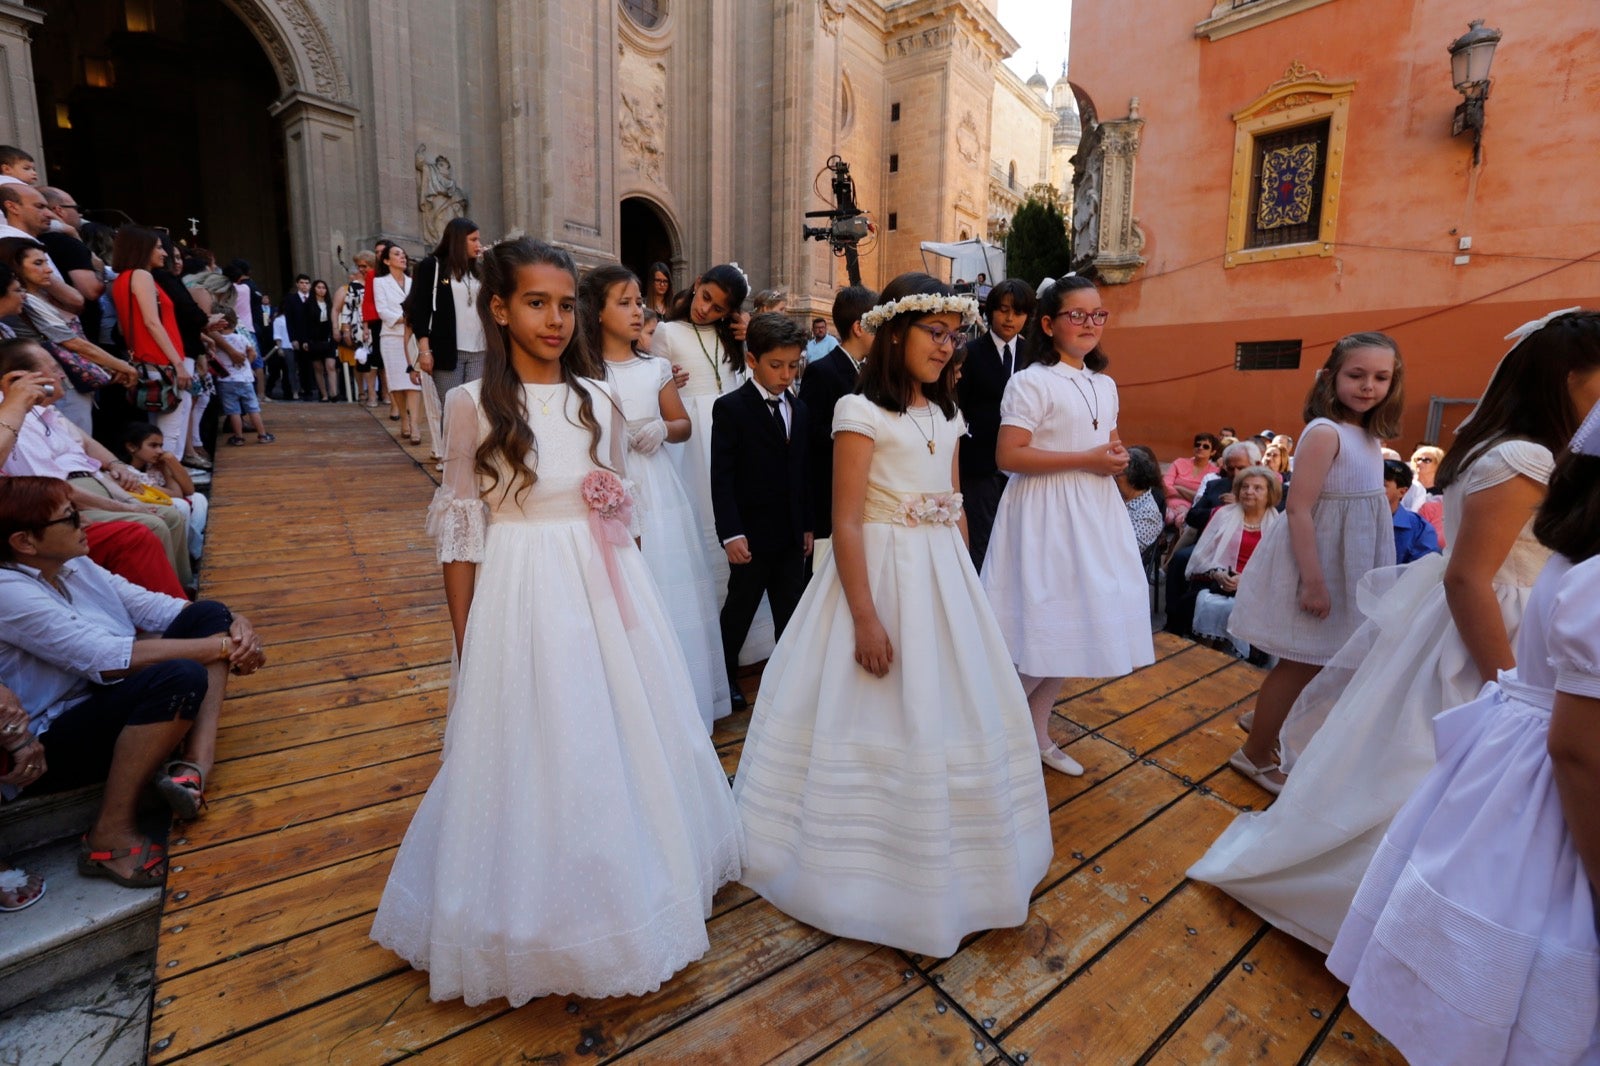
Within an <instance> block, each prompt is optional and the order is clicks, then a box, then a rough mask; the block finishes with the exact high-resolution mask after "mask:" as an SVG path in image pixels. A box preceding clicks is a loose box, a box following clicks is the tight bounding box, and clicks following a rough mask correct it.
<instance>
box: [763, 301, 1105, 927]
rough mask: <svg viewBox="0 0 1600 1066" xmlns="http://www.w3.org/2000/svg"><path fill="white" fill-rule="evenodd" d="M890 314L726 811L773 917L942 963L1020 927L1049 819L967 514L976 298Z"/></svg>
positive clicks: (873, 323)
mask: <svg viewBox="0 0 1600 1066" xmlns="http://www.w3.org/2000/svg"><path fill="white" fill-rule="evenodd" d="M882 300H883V303H881V304H879V305H878V306H877V307H875V308H873V310H872V311H870V312H868V313H867V314H866V315H865V316H864V317H863V318H862V323H863V325H864V326H866V327H867V328H869V329H875V330H876V334H875V336H874V337H873V341H872V350H871V352H870V353H869V354H868V356H867V360H866V364H865V365H866V369H865V371H864V374H863V377H862V381H861V384H860V391H859V392H858V393H857V394H855V395H852V396H845V397H843V398H842V399H840V400H839V402H838V406H837V407H835V408H834V415H833V433H834V475H833V551H832V553H831V554H830V555H829V556H828V558H827V559H826V560H824V561H823V562H822V563H821V564H820V565H819V566H818V568H817V571H816V574H815V576H814V577H813V578H812V580H811V583H810V584H809V585H808V586H807V588H806V592H805V596H804V597H803V598H802V599H801V601H800V605H799V607H797V608H796V610H795V613H794V615H793V616H792V618H791V619H790V621H789V625H788V627H787V628H786V629H785V630H784V635H783V639H782V640H781V641H779V643H778V647H777V650H776V651H774V652H773V654H772V659H771V661H770V662H768V664H767V668H766V671H765V674H764V675H763V677H762V682H761V691H760V694H759V696H758V698H757V700H756V707H755V711H754V714H753V715H752V717H751V721H750V730H749V734H748V736H747V737H746V739H745V744H744V754H743V756H742V758H741V760H740V763H739V773H738V776H737V778H736V779H735V781H734V795H735V797H736V799H737V801H738V805H739V814H740V817H741V819H742V821H743V823H744V827H745V835H746V841H747V846H748V859H747V861H746V863H745V877H744V882H745V884H747V885H749V886H750V887H751V888H753V889H755V890H756V891H757V892H759V893H761V895H763V896H765V897H766V898H767V899H768V900H769V901H771V902H772V904H773V905H774V906H776V907H777V908H778V909H779V910H782V911H784V912H785V913H787V914H790V915H792V916H794V917H796V918H798V919H800V920H801V921H804V922H809V923H810V924H812V925H814V926H816V927H817V928H819V929H823V930H826V931H827V932H830V933H833V934H835V935H838V936H847V937H855V938H857V939H861V940H869V941H873V942H875V943H879V944H887V945H890V946H892V947H896V948H899V949H901V950H903V951H912V952H917V953H920V954H924V955H933V956H947V955H950V954H953V953H954V952H955V950H956V948H957V947H958V946H959V945H960V943H961V938H962V937H964V936H965V935H967V934H968V933H971V932H973V931H975V930H978V929H991V928H1000V927H1008V926H1016V925H1020V924H1022V922H1023V921H1024V920H1025V919H1026V918H1027V914H1028V900H1029V896H1030V893H1031V891H1032V889H1033V887H1034V886H1035V885H1036V884H1038V882H1039V880H1040V878H1042V877H1043V876H1044V873H1045V870H1046V869H1047V868H1048V866H1049V864H1050V858H1051V840H1050V812H1049V807H1048V805H1047V803H1046V799H1045V792H1044V780H1043V775H1042V774H1041V772H1040V769H1039V759H1038V755H1037V752H1036V749H1035V747H1034V743H1033V733H1032V729H1031V728H1030V726H1029V724H1028V711H1027V702H1026V700H1025V699H1024V697H1023V693H1022V688H1021V686H1020V685H1019V684H1018V682H1017V675H1016V673H1015V671H1013V670H1012V668H1011V660H1010V657H1009V655H1008V654H1007V652H1006V646H1005V641H1004V640H1003V638H1002V637H1001V635H1000V631H999V628H998V627H997V626H996V624H995V619H994V615H993V614H992V613H991V612H990V610H989V604H988V601H987V600H986V599H985V597H984V594H983V588H982V586H981V585H979V583H978V575H977V571H976V570H975V569H974V568H973V565H972V560H971V558H970V557H969V555H968V553H967V547H966V540H965V537H966V526H965V524H964V520H963V518H962V514H961V495H960V480H959V478H960V475H959V467H958V465H957V449H958V447H959V445H960V442H961V439H962V436H963V434H964V433H965V432H966V423H965V421H964V420H963V419H962V417H961V415H960V413H959V412H958V411H957V410H956V406H955V398H954V397H955V389H954V386H953V383H952V376H951V375H949V374H946V373H945V367H946V365H947V364H948V363H949V362H950V360H951V358H952V356H953V354H954V352H955V350H956V348H957V347H958V346H959V345H960V343H961V337H960V331H961V329H962V327H963V326H964V325H971V324H972V323H974V322H975V321H976V320H977V311H978V306H977V302H976V301H975V300H973V299H972V298H971V297H970V296H955V295H953V294H952V292H951V290H950V288H949V287H948V286H946V285H944V284H942V283H941V282H939V281H937V280H936V279H934V278H931V277H929V276H928V275H926V274H902V275H901V276H900V277H898V278H895V279H894V280H893V281H892V282H890V283H889V286H888V287H887V288H886V289H884V291H883V296H882ZM1124 523H1126V519H1124ZM852 649H853V653H854V654H853V656H852V655H850V652H851V651H852Z"/></svg>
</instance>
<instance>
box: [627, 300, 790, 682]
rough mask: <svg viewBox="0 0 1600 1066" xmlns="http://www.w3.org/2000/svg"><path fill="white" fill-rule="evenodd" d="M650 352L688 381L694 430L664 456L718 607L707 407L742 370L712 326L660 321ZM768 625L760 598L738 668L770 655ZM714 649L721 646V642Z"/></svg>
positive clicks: (723, 565)
mask: <svg viewBox="0 0 1600 1066" xmlns="http://www.w3.org/2000/svg"><path fill="white" fill-rule="evenodd" d="M651 347H652V349H653V352H652V354H654V355H658V356H661V357H662V358H663V359H665V360H666V362H667V363H668V364H669V365H676V366H681V367H683V369H684V371H685V372H686V373H688V375H689V380H688V382H686V383H685V384H684V386H683V387H682V388H681V389H679V390H678V395H679V396H681V397H682V398H683V406H684V408H685V410H687V411H688V412H689V422H690V423H691V424H692V426H693V427H694V428H693V431H692V432H691V433H690V436H689V439H688V440H686V441H684V442H683V443H682V444H668V445H667V446H666V449H665V450H666V452H667V454H668V455H669V456H670V457H671V459H672V461H673V463H674V464H675V465H676V466H677V468H678V477H679V478H680V479H682V481H683V487H684V489H685V490H686V491H687V492H688V493H689V502H690V504H691V505H693V507H694V511H695V515H696V517H697V518H698V519H699V522H700V533H701V542H702V544H703V545H704V547H703V549H702V550H703V551H705V552H706V561H707V565H708V566H710V568H711V576H712V580H713V582H714V583H715V589H716V601H717V607H718V609H719V610H720V609H721V607H722V603H723V601H724V600H726V599H727V598H728V555H727V552H725V551H724V550H723V548H722V541H721V540H720V538H718V536H717V518H716V515H715V514H713V513H712V510H711V405H712V404H714V403H716V402H717V399H718V397H721V396H725V395H727V394H728V393H730V392H732V391H733V390H734V389H737V388H738V387H739V386H740V385H743V384H744V382H745V372H744V369H743V368H740V369H738V370H731V369H729V367H728V364H727V363H726V362H724V361H723V358H722V341H721V340H720V339H718V337H717V331H716V329H715V327H712V326H696V325H694V324H693V323H691V322H685V321H678V322H663V323H661V324H660V325H659V326H657V327H656V335H655V339H654V341H653V342H652V345H651ZM775 633H776V630H775V627H774V626H773V623H772V607H771V605H770V604H768V603H767V598H766V597H765V596H762V597H761V606H760V608H759V609H758V610H757V611H756V617H755V620H754V621H752V622H751V623H750V633H749V635H748V636H746V637H745V640H744V647H743V648H741V649H740V651H739V662H740V664H742V665H749V664H750V663H758V662H761V661H762V660H763V659H766V658H767V657H768V656H770V655H771V654H772V646H773V644H775V643H776V642H777V637H776V635H775ZM718 640H719V643H718V645H717V647H719V648H720V647H721V646H722V645H721V643H720V640H721V638H720V637H719V638H718Z"/></svg>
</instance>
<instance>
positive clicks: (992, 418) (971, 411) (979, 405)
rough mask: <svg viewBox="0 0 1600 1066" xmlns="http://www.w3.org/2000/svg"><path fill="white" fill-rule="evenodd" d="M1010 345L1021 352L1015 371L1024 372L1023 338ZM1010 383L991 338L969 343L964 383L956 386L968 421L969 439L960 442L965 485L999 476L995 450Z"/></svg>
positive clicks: (962, 378)
mask: <svg viewBox="0 0 1600 1066" xmlns="http://www.w3.org/2000/svg"><path fill="white" fill-rule="evenodd" d="M1011 343H1012V344H1013V345H1015V346H1016V347H1017V349H1018V351H1017V354H1016V356H1014V357H1013V359H1012V369H1013V370H1021V369H1022V366H1021V363H1020V357H1021V354H1022V353H1021V350H1020V349H1021V347H1022V338H1021V337H1020V336H1018V337H1016V338H1015V339H1013V340H1012V342H1011ZM1009 380H1011V379H1010V376H1009V375H1007V374H1006V370H1005V367H1004V366H1002V365H1001V363H1000V350H999V349H998V348H996V347H995V345H994V337H993V336H992V335H990V334H989V333H984V335H983V336H981V337H979V338H978V339H977V340H974V341H968V342H967V361H966V362H965V363H962V364H961V380H960V381H958V382H957V383H956V399H957V401H958V402H959V403H960V404H961V413H962V415H964V416H965V417H966V420H967V439H966V440H964V441H962V442H961V480H962V481H963V482H965V481H967V480H968V479H974V480H975V479H977V478H981V477H990V476H992V475H994V474H995V473H997V472H998V469H999V468H998V467H996V466H995V465H994V446H995V441H996V438H998V437H999V435H1000V398H1001V397H1002V396H1004V395H1005V391H1006V382H1007V381H1009Z"/></svg>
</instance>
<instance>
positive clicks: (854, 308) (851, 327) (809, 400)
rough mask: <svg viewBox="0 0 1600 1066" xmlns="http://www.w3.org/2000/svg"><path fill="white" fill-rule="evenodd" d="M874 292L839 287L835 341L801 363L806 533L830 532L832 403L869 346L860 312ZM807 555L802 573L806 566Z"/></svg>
mask: <svg viewBox="0 0 1600 1066" xmlns="http://www.w3.org/2000/svg"><path fill="white" fill-rule="evenodd" d="M877 302H878V294H877V293H875V292H873V291H872V290H871V289H868V288H863V287H862V286H860V285H851V286H849V287H847V288H843V289H840V290H839V292H838V295H836V296H835V297H834V298H833V326H834V328H835V329H837V330H838V331H839V345H838V347H836V348H834V349H833V350H832V351H830V352H829V353H828V354H827V355H825V356H823V357H822V358H821V359H818V360H817V361H816V362H814V363H811V364H809V365H808V366H807V367H806V375H805V377H803V378H801V379H800V402H801V403H803V404H805V406H806V413H807V415H808V416H809V417H810V420H811V424H810V425H809V426H808V427H807V433H808V435H809V438H810V443H809V444H808V446H807V447H808V449H809V451H810V453H811V454H810V464H811V465H810V471H809V473H810V475H811V532H812V533H813V534H814V535H815V536H816V539H818V540H821V539H822V538H823V537H827V536H830V535H832V532H833V405H834V404H836V403H838V402H839V397H841V396H848V395H850V394H851V393H853V392H855V391H856V382H857V381H858V380H859V379H860V377H861V363H862V361H863V360H864V359H866V357H867V350H868V349H869V348H871V347H872V336H871V334H869V333H867V331H866V330H864V329H862V328H861V316H862V315H864V314H866V313H867V312H868V311H870V310H872V308H873V305H875V304H876V303H877ZM811 562H812V559H811V557H808V558H807V560H806V571H807V573H808V575H809V573H810V570H811Z"/></svg>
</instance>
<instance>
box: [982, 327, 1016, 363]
mask: <svg viewBox="0 0 1600 1066" xmlns="http://www.w3.org/2000/svg"><path fill="white" fill-rule="evenodd" d="M989 340H990V341H992V342H993V343H994V350H995V351H996V352H998V353H999V355H1000V365H1001V366H1004V367H1009V369H1010V372H1011V373H1013V374H1015V373H1016V372H1017V355H1018V352H1017V349H1019V348H1021V347H1022V334H1020V333H1019V334H1017V335H1016V336H1015V337H1012V338H1011V339H1010V340H1008V341H1003V340H1001V339H1000V335H999V334H998V333H996V332H995V331H994V330H992V329H991V330H990V331H989ZM1008 345H1009V346H1010V348H1011V358H1010V359H1007V358H1006V347H1007V346H1008Z"/></svg>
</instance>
